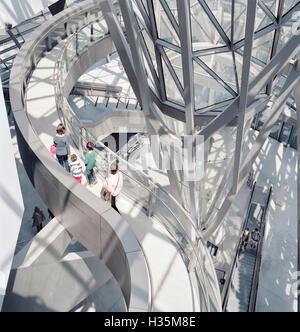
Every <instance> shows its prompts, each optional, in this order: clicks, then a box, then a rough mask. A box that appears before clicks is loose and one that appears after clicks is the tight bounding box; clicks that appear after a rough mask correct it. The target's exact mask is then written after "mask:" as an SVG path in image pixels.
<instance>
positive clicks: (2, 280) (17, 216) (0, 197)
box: [0, 80, 24, 311]
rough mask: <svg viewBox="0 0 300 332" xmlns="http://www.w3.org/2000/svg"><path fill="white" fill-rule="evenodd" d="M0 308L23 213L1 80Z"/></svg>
mask: <svg viewBox="0 0 300 332" xmlns="http://www.w3.org/2000/svg"><path fill="white" fill-rule="evenodd" d="M0 154H1V162H0V311H1V306H2V300H3V296H4V295H5V290H6V285H7V281H8V277H9V273H10V269H11V264H12V261H13V257H14V251H15V248H16V243H17V239H18V235H19V230H20V227H21V223H22V217H23V213H24V205H23V198H22V193H21V188H20V183H19V178H18V173H17V167H16V161H15V157H14V154H13V146H12V141H11V136H10V131H9V126H8V119H7V113H6V109H5V103H4V98H3V90H2V84H1V80H0Z"/></svg>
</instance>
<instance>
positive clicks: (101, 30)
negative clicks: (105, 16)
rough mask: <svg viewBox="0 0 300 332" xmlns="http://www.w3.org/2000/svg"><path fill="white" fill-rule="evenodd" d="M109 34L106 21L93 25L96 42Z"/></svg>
mask: <svg viewBox="0 0 300 332" xmlns="http://www.w3.org/2000/svg"><path fill="white" fill-rule="evenodd" d="M107 32H108V28H107V25H106V21H105V20H101V21H98V22H95V23H93V38H94V40H98V39H101V38H102V37H103V36H104V35H105V34H106V33H107Z"/></svg>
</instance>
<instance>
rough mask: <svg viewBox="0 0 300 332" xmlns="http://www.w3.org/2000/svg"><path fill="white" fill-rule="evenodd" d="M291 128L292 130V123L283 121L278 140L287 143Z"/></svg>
mask: <svg viewBox="0 0 300 332" xmlns="http://www.w3.org/2000/svg"><path fill="white" fill-rule="evenodd" d="M291 130H292V125H291V124H290V123H288V122H285V123H284V125H283V128H282V131H281V133H280V137H279V142H282V143H287V142H288V139H289V137H290V134H291Z"/></svg>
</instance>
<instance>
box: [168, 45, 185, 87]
mask: <svg viewBox="0 0 300 332" xmlns="http://www.w3.org/2000/svg"><path fill="white" fill-rule="evenodd" d="M164 50H165V52H166V54H167V56H168V59H169V60H170V62H171V65H172V67H173V69H174V70H175V73H176V75H177V77H178V79H179V81H180V83H181V86H182V87H183V86H184V81H183V72H182V57H181V54H180V53H177V52H174V51H172V50H169V49H167V48H165V47H164ZM166 82H167V81H166Z"/></svg>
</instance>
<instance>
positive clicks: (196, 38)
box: [104, 0, 300, 236]
mask: <svg viewBox="0 0 300 332" xmlns="http://www.w3.org/2000/svg"><path fill="white" fill-rule="evenodd" d="M116 6H118V7H119V8H120V11H121V14H122V16H123V22H124V24H123V26H122V24H120V23H119V20H118V14H117V11H116ZM298 11H300V2H299V1H289V0H277V1H276V0H272V1H271V0H270V1H268V0H265V1H264V0H236V1H235V0H214V1H205V0H185V1H182V0H177V1H175V0H142V1H135V0H131V1H130V0H122V1H119V2H115V3H113V1H111V0H106V2H105V8H104V12H105V16H106V21H107V25H108V27H109V30H110V33H111V35H112V38H113V40H114V42H115V45H116V48H117V50H118V52H119V55H120V58H121V60H122V62H123V65H124V68H125V71H126V73H127V75H128V78H129V80H130V82H131V85H132V87H133V89H134V91H135V93H136V96H137V98H138V99H139V101H140V104H141V105H142V107H143V110H144V112H145V115H146V118H147V122H148V134H149V135H154V134H157V135H159V136H160V137H162V136H163V135H172V136H173V137H176V139H178V138H179V139H180V137H179V133H178V132H177V133H176V131H175V132H174V131H173V132H172V131H171V130H170V128H169V127H168V125H166V121H165V116H168V117H171V118H173V119H176V120H179V121H182V122H184V123H185V134H186V135H192V136H193V137H194V138H196V136H197V135H202V136H203V137H204V141H205V161H204V162H205V171H204V179H203V180H202V181H200V182H199V183H196V182H189V183H185V184H183V181H182V177H181V175H180V174H178V172H175V171H173V170H171V171H169V172H168V175H169V179H170V184H171V193H172V194H173V196H174V197H176V198H177V200H179V201H180V202H181V203H182V204H183V205H184V206H186V208H187V209H188V210H189V212H190V214H191V216H192V218H193V220H194V222H195V224H196V225H197V226H198V228H199V229H203V228H205V233H206V235H207V236H209V235H210V234H211V233H212V232H213V231H214V230H215V229H216V228H217V227H218V226H219V225H220V223H221V222H222V220H223V218H224V216H225V214H226V212H227V211H228V209H229V207H230V205H231V202H232V200H233V198H234V197H235V195H236V193H237V192H238V190H239V189H240V187H241V185H242V182H243V180H244V178H245V176H246V175H247V173H248V170H249V169H250V167H251V166H252V163H253V162H254V160H255V159H256V157H257V156H258V153H259V150H260V148H261V147H262V145H263V144H264V142H265V140H266V139H267V137H268V135H269V134H270V131H271V129H272V126H273V125H274V123H275V122H276V121H277V119H278V117H279V116H280V113H281V110H282V107H283V106H284V104H285V102H286V100H287V98H289V97H290V95H291V93H292V91H293V89H294V88H295V86H296V84H297V83H298V82H299V71H298V65H297V61H298V55H299V51H300V36H299V35H297V34H295V35H294V36H293V35H292V31H293V29H292V27H293V24H297V22H296V19H297V15H296V13H297V12H298ZM280 77H281V78H282V77H283V78H284V80H285V82H286V83H285V84H284V86H283V87H282V88H281V91H280V93H279V94H277V95H276V98H275V89H276V88H278V87H277V81H278V79H279V78H280ZM270 101H272V104H270ZM270 105H271V106H270ZM262 111H264V112H265V114H268V121H266V122H265V125H264V127H263V129H262V131H261V132H260V134H259V136H258V137H257V139H256V142H255V144H254V145H253V147H252V148H251V150H250V151H249V152H248V153H247V155H246V156H244V155H243V153H244V142H245V138H246V136H247V134H248V132H249V128H250V125H251V122H252V119H253V117H254V116H255V115H256V114H257V113H259V112H262ZM228 135H229V136H228ZM220 138H221V139H222V140H223V146H222V147H221V149H223V150H225V151H223V155H222V159H223V160H227V161H226V162H223V164H222V166H221V168H222V170H220V171H219V173H218V174H216V176H215V179H214V181H215V182H214V183H210V184H209V181H208V177H209V173H210V172H211V171H212V170H213V167H215V168H214V170H215V169H216V168H217V160H215V161H213V162H212V161H211V160H210V158H211V151H213V150H214V149H216V148H217V145H216V143H215V141H216V139H217V140H219V139H220ZM192 144H193V147H194V148H195V149H196V143H195V139H194V141H193V143H192ZM224 147H225V148H224ZM218 162H220V161H218ZM184 189H186V190H187V191H188V195H185V197H186V196H188V197H189V199H188V202H186V201H184V198H183V196H182V193H183V192H184ZM208 196H209V199H207V197H208ZM216 205H218V208H217V209H216Z"/></svg>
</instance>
